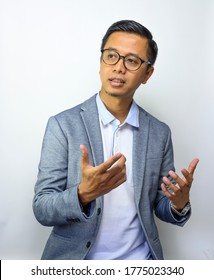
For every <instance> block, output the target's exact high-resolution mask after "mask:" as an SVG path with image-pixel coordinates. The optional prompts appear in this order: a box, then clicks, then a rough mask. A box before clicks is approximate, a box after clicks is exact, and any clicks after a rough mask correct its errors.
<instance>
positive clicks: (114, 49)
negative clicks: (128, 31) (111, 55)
mask: <svg viewBox="0 0 214 280" xmlns="http://www.w3.org/2000/svg"><path fill="white" fill-rule="evenodd" d="M106 49H107V50H110V51H116V52H118V53H120V52H119V50H118V49H116V48H112V47H110V48H106ZM106 49H105V50H106ZM127 55H133V56H135V57H137V58H140V59H142V58H141V57H139V55H137V54H136V53H131V52H130V53H128V54H126V55H124V56H127ZM142 60H144V59H142Z"/></svg>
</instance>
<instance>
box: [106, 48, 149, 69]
mask: <svg viewBox="0 0 214 280" xmlns="http://www.w3.org/2000/svg"><path fill="white" fill-rule="evenodd" d="M111 50H112V51H114V52H116V54H118V61H117V62H115V63H112V64H108V63H106V62H105V61H104V59H103V58H102V60H103V62H104V63H105V64H107V65H116V64H117V63H118V62H119V61H120V59H121V58H122V59H123V65H124V67H125V68H126V69H127V70H129V71H137V70H138V69H140V67H141V65H142V64H143V63H146V64H147V65H149V66H152V63H151V62H150V61H145V60H143V59H142V58H140V57H139V56H138V55H136V54H133V53H130V54H127V55H125V56H124V55H120V53H119V52H118V51H117V50H115V49H113V48H108V49H102V50H101V53H102V56H103V53H104V51H111ZM130 55H133V56H134V57H136V58H138V59H139V60H140V62H141V64H140V66H139V67H138V68H137V69H135V70H130V69H128V68H127V67H126V65H125V58H126V57H127V56H130Z"/></svg>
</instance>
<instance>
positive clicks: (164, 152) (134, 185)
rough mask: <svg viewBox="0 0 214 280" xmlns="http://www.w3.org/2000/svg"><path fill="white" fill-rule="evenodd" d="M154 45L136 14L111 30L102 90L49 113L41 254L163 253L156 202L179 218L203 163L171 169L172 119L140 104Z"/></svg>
mask: <svg viewBox="0 0 214 280" xmlns="http://www.w3.org/2000/svg"><path fill="white" fill-rule="evenodd" d="M156 56H157V45H156V43H155V42H154V40H153V39H152V34H151V33H150V32H149V30H147V29H146V28H145V27H144V26H142V25H141V24H139V23H137V22H135V21H129V20H122V21H119V22H116V23H114V24H113V25H112V26H110V28H109V29H108V30H107V33H106V34H105V36H104V38H103V41H102V46H101V58H100V77H101V82H102V86H101V90H100V92H99V93H98V94H96V95H95V96H93V97H91V98H90V99H89V100H87V101H85V102H84V103H83V104H80V105H78V106H76V107H74V108H72V109H70V110H67V111H65V112H62V113H60V114H58V115H56V116H54V117H51V118H50V119H49V122H48V125H47V129H46V132H45V136H44V141H43V147H42V153H41V160H40V165H39V174H38V180H37V183H36V186H35V197H34V202H33V208H34V213H35V216H36V218H37V219H38V221H39V222H40V223H41V224H43V225H45V226H53V231H52V233H51V235H50V237H49V239H48V242H47V244H46V247H45V250H44V252H43V256H42V259H163V253H162V248H161V244H160V240H159V237H158V231H157V228H156V225H155V221H154V216H153V212H155V214H156V215H157V217H158V218H160V219H161V220H163V221H165V222H168V223H172V224H175V225H179V226H183V225H184V224H185V222H186V221H187V220H188V219H189V217H190V214H191V207H190V202H189V192H190V188H191V185H192V181H193V173H194V170H195V168H196V165H197V163H198V159H194V160H193V161H192V162H191V163H190V165H189V167H188V169H183V170H182V171H181V172H182V175H183V177H182V178H180V177H179V176H178V175H177V174H176V173H175V171H174V165H173V148H172V142H171V134H170V130H169V128H168V126H167V125H166V124H164V123H162V122H160V121H159V120H157V119H155V118H154V117H153V116H151V115H150V114H148V113H147V112H146V111H144V110H143V109H142V108H141V107H139V106H138V105H136V103H135V102H134V100H133V96H134V93H135V91H136V89H137V88H138V87H139V86H140V85H141V84H145V83H146V82H147V81H148V79H149V78H150V77H151V75H152V74H153V72H154V67H153V66H154V63H155V59H156Z"/></svg>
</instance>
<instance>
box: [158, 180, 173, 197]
mask: <svg viewBox="0 0 214 280" xmlns="http://www.w3.org/2000/svg"><path fill="white" fill-rule="evenodd" d="M161 189H162V191H163V192H164V194H165V196H166V197H168V198H169V199H170V198H171V197H172V193H171V192H170V191H169V190H168V189H167V187H166V185H165V184H164V183H162V184H161Z"/></svg>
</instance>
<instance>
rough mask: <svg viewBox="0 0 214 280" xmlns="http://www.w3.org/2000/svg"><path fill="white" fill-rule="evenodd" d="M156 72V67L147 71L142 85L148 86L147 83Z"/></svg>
mask: <svg viewBox="0 0 214 280" xmlns="http://www.w3.org/2000/svg"><path fill="white" fill-rule="evenodd" d="M154 70H155V69H154V67H150V68H149V69H148V70H147V72H146V74H145V76H144V77H143V81H142V84H146V83H147V81H148V79H149V78H150V77H151V76H152V74H153V72H154Z"/></svg>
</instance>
